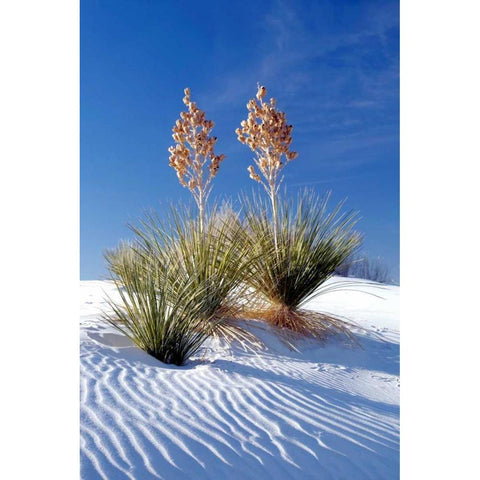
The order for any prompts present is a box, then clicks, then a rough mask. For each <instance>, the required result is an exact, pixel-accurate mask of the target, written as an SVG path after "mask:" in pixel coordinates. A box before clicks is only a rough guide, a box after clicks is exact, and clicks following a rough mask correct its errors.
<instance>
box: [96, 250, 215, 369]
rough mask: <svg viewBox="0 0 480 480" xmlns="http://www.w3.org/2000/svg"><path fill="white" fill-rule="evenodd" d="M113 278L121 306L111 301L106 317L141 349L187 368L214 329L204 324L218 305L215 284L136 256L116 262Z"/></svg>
mask: <svg viewBox="0 0 480 480" xmlns="http://www.w3.org/2000/svg"><path fill="white" fill-rule="evenodd" d="M114 263H115V271H112V279H113V281H114V282H115V285H116V287H117V290H118V293H119V296H120V302H116V301H113V300H111V299H109V300H108V303H109V305H110V307H111V309H112V313H105V314H104V319H105V320H106V321H107V322H108V323H110V324H111V325H113V326H114V327H115V328H117V329H118V330H120V331H121V332H122V333H124V334H125V335H126V336H127V337H129V338H130V339H131V340H132V341H133V342H134V343H135V344H136V345H137V346H138V347H139V348H141V349H142V350H144V351H146V352H147V353H148V354H150V355H152V356H153V357H155V358H157V359H158V360H160V361H162V362H165V363H173V364H175V365H183V364H184V363H185V361H186V360H187V359H188V357H190V356H191V355H193V354H194V353H195V352H197V351H198V349H199V348H200V347H201V345H202V344H203V342H204V341H205V339H206V338H207V337H208V336H209V335H210V334H211V332H212V330H213V329H214V328H215V320H212V321H210V322H205V318H206V316H208V314H209V312H210V311H211V310H212V303H215V302H216V292H215V286H214V285H212V284H211V283H209V284H201V283H198V282H195V281H193V280H189V279H186V278H182V277H178V278H177V280H175V281H174V282H173V283H172V277H171V269H172V268H173V269H174V270H176V268H175V262H169V263H166V264H161V263H160V262H158V263H157V268H155V269H153V268H151V264H149V263H148V262H146V261H145V260H144V259H143V258H142V257H140V256H138V255H136V254H135V253H133V254H132V255H128V254H127V255H122V256H119V257H117V258H116V259H115V262H114Z"/></svg>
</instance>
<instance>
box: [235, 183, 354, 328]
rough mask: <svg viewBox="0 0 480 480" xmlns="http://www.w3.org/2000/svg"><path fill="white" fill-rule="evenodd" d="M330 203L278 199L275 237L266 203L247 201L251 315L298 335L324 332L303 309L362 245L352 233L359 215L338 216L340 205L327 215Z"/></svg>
mask: <svg viewBox="0 0 480 480" xmlns="http://www.w3.org/2000/svg"><path fill="white" fill-rule="evenodd" d="M328 202H329V195H327V196H325V197H324V198H320V197H318V196H316V195H315V194H313V193H312V192H304V193H301V194H299V196H298V198H297V200H296V201H295V202H294V201H292V200H286V199H282V201H281V202H280V203H279V206H280V208H279V211H278V228H277V231H276V232H275V230H274V228H273V226H272V221H271V214H270V211H269V208H268V205H267V203H266V202H265V201H264V200H262V199H261V198H259V197H256V198H255V197H254V200H253V201H246V210H245V230H244V240H243V241H244V242H245V243H246V245H247V248H246V251H247V252H249V255H250V256H251V262H250V264H249V267H250V275H249V277H248V280H247V282H248V284H249V285H250V286H251V288H252V290H253V291H254V292H255V294H254V297H255V301H254V302H252V303H251V304H252V305H253V308H252V309H251V311H250V315H252V313H253V315H254V316H257V317H262V318H264V319H266V320H268V321H269V322H270V323H272V324H273V325H275V326H278V327H281V328H286V329H289V330H292V331H297V332H301V333H315V331H317V330H319V331H322V332H324V331H325V326H326V325H325V318H324V319H323V320H322V322H323V324H322V325H320V324H318V322H313V323H312V322H311V321H310V320H311V319H312V318H313V317H312V315H311V314H308V315H307V312H305V310H302V307H303V306H304V304H305V303H306V302H307V301H308V300H310V299H312V298H313V297H314V296H315V295H316V294H318V292H319V287H320V286H321V285H323V284H324V283H325V282H326V281H327V280H328V279H329V278H330V277H331V276H332V275H333V274H334V272H335V269H336V268H337V267H338V266H339V265H341V264H342V263H343V262H344V261H345V259H347V258H349V257H350V256H351V255H352V252H354V251H355V249H356V248H358V246H359V245H360V242H361V239H360V236H359V235H358V234H357V233H356V232H355V231H354V230H353V229H354V226H355V223H356V220H357V215H356V214H355V213H352V212H349V213H344V212H342V207H343V204H342V203H340V204H338V205H336V206H335V207H334V208H333V209H332V210H331V211H329V210H328ZM318 318H319V317H318V316H317V319H318ZM317 333H318V332H317Z"/></svg>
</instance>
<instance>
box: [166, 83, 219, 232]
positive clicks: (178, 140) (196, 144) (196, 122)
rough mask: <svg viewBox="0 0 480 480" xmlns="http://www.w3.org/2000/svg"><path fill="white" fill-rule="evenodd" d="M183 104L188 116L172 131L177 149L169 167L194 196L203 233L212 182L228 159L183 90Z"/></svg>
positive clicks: (182, 116)
mask: <svg viewBox="0 0 480 480" xmlns="http://www.w3.org/2000/svg"><path fill="white" fill-rule="evenodd" d="M184 93H185V97H184V98H183V103H184V104H185V105H186V106H187V108H188V110H187V111H186V112H181V113H180V119H179V120H177V121H176V123H175V125H174V127H173V129H172V131H173V135H172V137H173V139H174V140H175V145H174V146H171V147H170V148H169V149H168V151H169V152H170V163H169V165H170V166H171V167H173V168H174V169H175V171H176V172H177V177H178V179H179V181H180V184H181V185H183V186H184V187H186V188H188V189H189V190H190V192H192V195H193V198H194V199H195V202H196V204H197V206H198V212H199V213H198V219H199V226H200V231H201V232H203V229H204V224H205V207H206V202H207V199H208V196H209V195H210V192H211V189H212V185H211V182H212V179H213V178H214V177H215V176H216V175H217V172H218V169H219V167H220V163H221V162H222V161H223V160H224V159H225V155H223V154H221V155H216V154H215V152H214V147H215V143H216V141H217V137H214V136H211V135H210V133H211V131H212V129H213V127H214V125H215V124H214V123H213V122H212V121H211V120H207V119H206V118H205V112H204V111H202V110H200V109H199V108H198V107H197V104H196V103H195V102H192V101H191V98H190V89H189V88H186V89H185V90H184Z"/></svg>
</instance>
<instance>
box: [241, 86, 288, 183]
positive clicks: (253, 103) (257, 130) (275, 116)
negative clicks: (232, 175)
mask: <svg viewBox="0 0 480 480" xmlns="http://www.w3.org/2000/svg"><path fill="white" fill-rule="evenodd" d="M266 93H267V89H266V88H265V87H264V86H260V85H258V91H257V95H256V100H255V98H252V99H250V100H249V101H248V103H247V109H248V116H247V119H246V120H242V122H241V123H240V128H237V129H236V130H235V133H236V134H237V138H238V140H239V141H240V142H241V143H245V144H246V145H248V146H249V148H250V149H251V150H252V151H253V152H254V153H255V156H256V158H255V163H256V165H257V167H258V169H259V170H260V173H261V174H262V175H263V177H264V178H265V182H266V184H268V185H269V188H271V189H273V188H274V184H275V182H276V181H277V178H278V174H279V172H280V170H282V169H283V168H284V166H285V165H286V164H287V163H288V162H289V161H291V160H293V159H295V158H296V157H297V153H296V152H293V151H291V150H290V144H291V143H292V136H291V133H292V129H293V127H292V125H287V119H286V115H285V113H284V112H281V111H279V110H277V109H276V102H275V99H274V98H271V99H270V102H268V103H265V102H264V101H263V98H264V97H265V95H266ZM282 157H284V158H285V161H284V162H282ZM248 171H249V172H250V177H251V178H252V179H254V180H256V181H261V179H260V176H259V175H258V174H257V173H256V172H255V171H254V170H253V167H249V168H248Z"/></svg>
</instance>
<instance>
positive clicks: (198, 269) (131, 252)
mask: <svg viewBox="0 0 480 480" xmlns="http://www.w3.org/2000/svg"><path fill="white" fill-rule="evenodd" d="M130 228H131V230H132V231H133V232H134V233H135V241H134V243H133V246H132V245H130V246H128V245H126V246H125V245H123V246H121V247H120V248H119V249H117V250H116V251H114V252H107V254H106V258H107V261H109V264H110V269H111V271H115V270H116V269H118V266H117V265H116V263H117V262H118V261H119V260H120V261H121V259H122V258H136V259H137V260H138V259H139V258H140V259H141V261H142V262H143V263H144V265H145V268H146V269H150V270H156V269H158V268H159V265H164V264H167V263H169V264H170V267H169V269H168V271H167V272H166V275H167V279H166V280H167V281H168V283H169V285H170V286H171V290H172V292H174V295H176V296H177V297H179V296H181V293H182V292H183V291H185V288H186V287H185V284H188V286H189V287H192V286H193V287H194V288H195V289H196V288H206V289H207V290H208V292H207V293H208V295H209V299H210V301H209V309H208V310H205V311H204V312H203V313H202V315H201V318H202V319H203V321H204V322H205V323H213V324H214V328H212V329H211V330H210V334H211V335H213V336H216V337H220V338H224V339H226V340H227V341H233V340H237V341H239V342H240V343H242V344H243V346H244V347H246V348H250V349H253V348H257V347H259V346H260V342H259V341H258V339H257V338H256V337H255V336H254V335H253V334H252V333H250V332H248V331H247V330H245V329H244V328H243V327H242V326H241V325H240V322H239V320H238V315H237V313H238V311H239V310H240V309H241V303H242V298H243V297H244V295H243V292H244V290H245V288H246V284H245V279H246V278H247V277H248V273H249V268H248V257H247V255H246V253H245V248H246V245H243V246H241V245H239V244H238V242H237V241H236V238H237V237H239V236H240V234H241V232H242V229H243V227H242V225H241V223H240V222H239V220H238V218H237V217H236V215H234V214H233V213H232V212H228V211H227V212H219V211H218V210H217V209H215V208H214V209H213V210H212V212H211V214H210V215H209V216H208V217H207V221H206V223H205V224H204V225H203V231H201V230H200V228H199V225H198V219H197V215H196V212H195V211H192V210H190V209H188V208H186V207H183V206H178V205H177V206H175V208H173V207H172V209H171V211H170V213H169V215H167V216H166V217H165V218H160V217H159V216H158V214H156V213H149V214H147V215H145V217H144V219H142V220H141V221H139V222H137V224H136V225H130ZM172 259H174V260H175V262H174V263H173V264H172Z"/></svg>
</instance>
